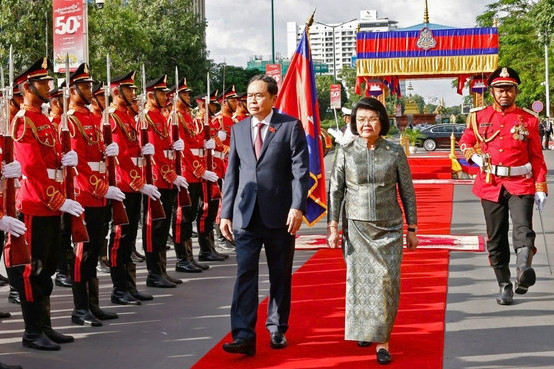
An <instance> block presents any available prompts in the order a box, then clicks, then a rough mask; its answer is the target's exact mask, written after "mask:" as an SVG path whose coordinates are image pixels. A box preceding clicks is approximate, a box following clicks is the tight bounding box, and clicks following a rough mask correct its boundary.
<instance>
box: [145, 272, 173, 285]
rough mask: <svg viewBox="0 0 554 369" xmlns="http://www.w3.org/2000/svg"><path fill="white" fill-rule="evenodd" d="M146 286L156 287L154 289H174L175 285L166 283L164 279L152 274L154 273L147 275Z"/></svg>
mask: <svg viewBox="0 0 554 369" xmlns="http://www.w3.org/2000/svg"><path fill="white" fill-rule="evenodd" d="M146 285H147V286H148V287H156V288H175V287H177V285H176V284H175V283H173V282H170V281H168V280H167V279H165V278H164V277H162V276H161V275H160V274H154V273H148V277H146Z"/></svg>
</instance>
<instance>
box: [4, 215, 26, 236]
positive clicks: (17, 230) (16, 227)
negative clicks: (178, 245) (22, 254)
mask: <svg viewBox="0 0 554 369" xmlns="http://www.w3.org/2000/svg"><path fill="white" fill-rule="evenodd" d="M26 230H27V227H25V223H23V222H22V221H20V220H19V219H16V218H14V217H10V216H7V215H4V216H3V217H2V218H0V231H4V232H8V233H10V234H12V235H13V236H21V235H22V234H23V233H25V231H26Z"/></svg>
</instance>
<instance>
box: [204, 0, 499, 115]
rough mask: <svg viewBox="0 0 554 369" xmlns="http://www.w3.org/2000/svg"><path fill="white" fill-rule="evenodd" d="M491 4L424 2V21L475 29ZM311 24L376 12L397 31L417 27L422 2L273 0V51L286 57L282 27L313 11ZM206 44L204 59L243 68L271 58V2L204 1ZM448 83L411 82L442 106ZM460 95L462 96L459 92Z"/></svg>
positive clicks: (449, 97)
mask: <svg viewBox="0 0 554 369" xmlns="http://www.w3.org/2000/svg"><path fill="white" fill-rule="evenodd" d="M491 2H492V1H491V0H428V4H429V21H430V22H431V23H438V24H443V25H448V26H452V27H457V28H468V27H475V25H476V24H475V18H476V17H477V16H478V15H479V14H482V13H483V12H484V10H485V7H486V4H489V3H491ZM316 8H317V10H316V13H315V20H316V21H317V22H322V23H327V24H332V23H342V22H346V21H349V20H351V19H353V18H359V16H360V10H370V9H375V10H377V16H378V17H379V18H389V19H391V20H395V21H397V22H398V27H399V28H404V27H409V26H412V25H415V24H419V23H423V13H424V9H425V0H372V1H369V0H364V1H362V0H274V16H275V53H276V54H281V55H282V56H284V57H290V55H286V52H287V44H286V36H287V33H286V25H287V22H290V21H295V22H297V23H298V24H303V23H304V22H305V21H306V19H307V18H308V17H309V16H310V15H311V13H312V12H313V11H314V9H316ZM206 17H207V20H208V28H207V43H208V51H209V52H210V59H213V60H214V61H215V62H217V63H222V62H226V63H227V64H228V65H235V66H239V67H246V63H247V61H248V60H250V58H252V57H253V56H254V55H262V56H263V59H264V60H268V59H271V0H206ZM450 83H451V79H441V80H424V81H412V85H413V87H414V94H419V95H421V96H423V97H424V98H426V99H427V100H432V99H434V98H437V99H441V98H444V99H445V101H446V105H447V106H452V105H456V104H459V103H460V102H461V101H462V97H461V96H460V95H458V94H457V93H456V91H455V90H454V89H452V88H451V87H450ZM464 93H467V92H466V91H464Z"/></svg>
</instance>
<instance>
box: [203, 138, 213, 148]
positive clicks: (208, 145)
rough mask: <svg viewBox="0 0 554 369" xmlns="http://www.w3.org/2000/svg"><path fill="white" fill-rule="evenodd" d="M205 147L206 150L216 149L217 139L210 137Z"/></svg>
mask: <svg viewBox="0 0 554 369" xmlns="http://www.w3.org/2000/svg"><path fill="white" fill-rule="evenodd" d="M204 148H205V149H206V150H213V149H215V141H214V139H213V138H210V139H209V140H208V141H205V142H204Z"/></svg>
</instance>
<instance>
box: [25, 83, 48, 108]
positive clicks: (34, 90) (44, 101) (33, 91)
mask: <svg viewBox="0 0 554 369" xmlns="http://www.w3.org/2000/svg"><path fill="white" fill-rule="evenodd" d="M29 89H30V90H31V92H32V93H33V95H35V96H36V97H38V98H39V99H41V100H42V102H43V103H46V104H47V103H49V102H50V99H49V98H48V97H44V96H40V94H39V93H38V91H37V88H36V87H35V85H34V84H33V81H29Z"/></svg>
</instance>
